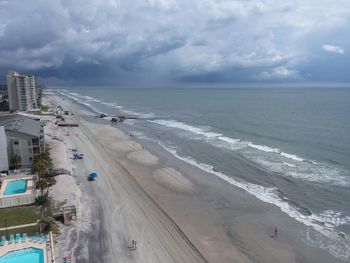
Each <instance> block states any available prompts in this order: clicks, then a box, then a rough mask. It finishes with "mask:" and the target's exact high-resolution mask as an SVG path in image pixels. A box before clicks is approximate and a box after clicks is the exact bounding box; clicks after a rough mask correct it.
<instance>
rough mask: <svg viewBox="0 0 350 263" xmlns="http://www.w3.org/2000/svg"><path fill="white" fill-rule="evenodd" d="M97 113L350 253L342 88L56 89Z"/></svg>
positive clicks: (348, 92) (349, 103)
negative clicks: (116, 119) (112, 117)
mask: <svg viewBox="0 0 350 263" xmlns="http://www.w3.org/2000/svg"><path fill="white" fill-rule="evenodd" d="M57 91H58V93H59V94H61V95H63V96H65V97H66V98H70V99H72V100H74V101H76V102H77V103H80V104H82V105H84V106H85V107H87V108H89V109H90V110H92V111H94V112H96V114H100V113H106V114H108V115H125V116H132V117H138V118H139V119H138V120H127V121H126V122H125V123H124V124H123V127H124V128H125V129H126V130H128V131H129V132H132V133H133V134H134V135H135V136H136V137H137V138H139V139H141V140H145V141H148V142H149V143H152V144H154V145H157V147H161V148H162V149H164V150H165V151H167V152H168V153H170V154H172V155H173V156H174V157H176V158H177V159H180V160H182V161H184V162H186V163H188V164H190V165H193V166H195V167H197V168H199V169H201V170H203V171H205V172H207V173H210V174H212V175H213V176H216V177H218V178H220V179H222V180H224V181H225V182H227V183H228V184H232V185H234V186H236V187H239V188H241V189H243V190H244V191H246V192H247V193H249V194H251V195H253V196H255V197H256V198H257V199H259V200H261V201H263V202H266V203H270V204H273V205H275V206H277V207H278V208H279V209H280V210H281V211H282V212H283V213H285V214H287V215H289V216H290V217H292V218H294V219H295V220H297V221H299V222H301V223H303V224H304V225H306V226H308V227H310V228H313V229H314V230H315V231H316V232H317V233H319V235H314V236H312V237H310V239H309V240H306V241H305V240H304V242H306V243H307V244H309V245H311V246H319V247H322V248H324V249H326V250H327V251H329V252H330V253H331V254H332V255H333V256H335V257H337V258H339V259H343V260H349V259H350V205H349V204H350V136H349V135H350V89H345V88H241V89H239V88H235V89H222V88H210V89H209V88H191V89H116V88H106V87H93V88H92V87H80V88H78V87H74V88H73V87H72V88H59V89H57Z"/></svg>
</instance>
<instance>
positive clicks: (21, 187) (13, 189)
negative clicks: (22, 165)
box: [4, 179, 28, 195]
mask: <svg viewBox="0 0 350 263" xmlns="http://www.w3.org/2000/svg"><path fill="white" fill-rule="evenodd" d="M27 181H28V180H25V179H20V180H14V181H10V182H8V183H7V185H6V188H5V192H4V195H16V194H23V193H25V192H26V191H27Z"/></svg>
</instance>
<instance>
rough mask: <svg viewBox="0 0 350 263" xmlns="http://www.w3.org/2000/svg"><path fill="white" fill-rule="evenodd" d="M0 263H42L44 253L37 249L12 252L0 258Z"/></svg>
mask: <svg viewBox="0 0 350 263" xmlns="http://www.w3.org/2000/svg"><path fill="white" fill-rule="evenodd" d="M0 263H44V251H43V250H42V249H38V248H25V249H20V250H16V251H12V252H9V253H7V254H5V255H4V256H2V257H0Z"/></svg>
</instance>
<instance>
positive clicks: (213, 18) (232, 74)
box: [0, 0, 350, 85]
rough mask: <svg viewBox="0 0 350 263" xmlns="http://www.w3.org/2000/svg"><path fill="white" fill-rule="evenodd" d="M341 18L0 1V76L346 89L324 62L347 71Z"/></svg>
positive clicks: (299, 6) (329, 11)
mask: <svg viewBox="0 0 350 263" xmlns="http://www.w3.org/2000/svg"><path fill="white" fill-rule="evenodd" d="M349 18H350V2H349V1H348V0H339V1H337V4H336V5H335V4H334V1H330V0H317V1H316V0H307V1H305V0H293V1H279V0H250V1H246V0H191V1H188V0H88V1H86V0H85V1H83V0H76V1H69V0H60V1H59V0H52V1H46V0H32V1H31V3H30V4H23V1H19V0H11V1H4V0H0V68H1V69H2V72H1V73H2V74H3V71H4V70H5V69H7V68H15V69H18V70H22V71H29V72H32V73H34V74H37V75H39V76H41V77H42V78H44V79H46V80H47V81H51V82H58V83H65V82H74V83H83V84H86V83H92V82H94V84H96V83H101V84H103V83H109V84H114V83H115V84H121V85H123V84H132V85H141V84H143V83H148V84H149V85H152V84H154V85H156V84H163V83H172V82H174V83H178V82H189V83H193V82H200V83H202V82H214V83H215V82H219V83H235V82H261V81H268V82H271V81H272V82H273V81H284V82H285V81H335V80H337V81H350V79H349V77H348V75H349V74H345V70H344V74H343V75H339V71H338V72H337V75H336V79H334V76H333V75H332V70H333V69H332V68H334V67H331V66H330V65H329V63H324V62H326V61H327V60H330V61H331V62H332V63H338V64H339V65H342V66H349V62H347V61H349V58H348V57H347V53H345V52H344V50H346V49H347V48H348V47H349V46H350V43H349V41H350V32H349V30H348V28H349V25H350V22H349ZM325 43H332V45H329V44H325ZM320 47H322V48H320ZM324 51H328V52H324ZM332 53H333V54H334V53H335V54H334V55H336V54H342V56H337V58H336V59H334V58H333V57H332V56H334V55H333V54H332ZM323 63H324V65H323ZM321 64H322V65H323V66H322V65H321ZM323 72H327V76H328V77H327V78H325V74H323Z"/></svg>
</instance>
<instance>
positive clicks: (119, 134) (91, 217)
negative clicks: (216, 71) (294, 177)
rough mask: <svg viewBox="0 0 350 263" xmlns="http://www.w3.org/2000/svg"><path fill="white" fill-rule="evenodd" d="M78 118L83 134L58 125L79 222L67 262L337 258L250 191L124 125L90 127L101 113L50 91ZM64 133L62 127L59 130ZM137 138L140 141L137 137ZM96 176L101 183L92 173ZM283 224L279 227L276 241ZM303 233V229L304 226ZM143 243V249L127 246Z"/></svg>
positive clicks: (65, 236)
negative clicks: (70, 153)
mask: <svg viewBox="0 0 350 263" xmlns="http://www.w3.org/2000/svg"><path fill="white" fill-rule="evenodd" d="M46 99H47V100H48V101H51V103H53V104H59V105H62V106H63V107H64V108H67V109H69V110H71V111H72V112H74V114H75V115H74V116H70V117H68V118H70V119H71V120H72V121H76V122H79V125H80V126H79V128H72V129H70V135H69V136H65V133H66V130H64V129H66V128H58V127H57V131H56V136H59V137H60V138H61V139H62V140H63V141H64V144H65V147H66V149H68V148H78V149H79V151H80V152H83V153H84V155H85V157H84V160H76V161H72V160H69V162H70V164H71V166H72V171H73V177H71V178H73V179H74V182H75V184H76V186H77V188H78V190H74V191H78V192H80V193H81V194H79V193H77V194H76V195H75V198H76V203H77V205H78V208H79V213H78V220H77V221H76V222H75V223H74V224H73V225H72V226H69V227H63V228H62V230H63V233H62V235H61V237H60V238H59V239H58V245H59V250H60V253H59V257H62V256H64V255H66V254H71V255H72V256H75V257H76V258H77V261H76V262H116V260H117V261H118V262H207V261H209V262H220V263H226V262H266V263H267V262H286V263H288V262H338V261H336V260H335V259H334V258H332V257H330V256H329V255H328V254H327V253H326V252H324V251H323V250H320V249H316V248H311V247H305V244H303V243H299V242H298V240H297V239H296V238H295V237H294V236H293V232H292V231H293V225H298V224H299V223H297V222H295V221H294V220H293V219H291V218H289V217H288V216H286V215H284V214H281V213H280V211H279V210H278V209H277V208H276V207H274V206H271V205H268V204H265V203H262V202H260V201H258V200H256V199H255V198H254V197H252V196H250V195H249V194H247V193H245V192H243V191H242V190H241V189H238V188H235V187H232V185H228V184H226V183H225V182H224V181H222V180H220V179H218V178H215V177H213V176H211V175H209V174H206V173H204V172H202V171H199V170H198V169H196V168H194V167H191V166H189V165H187V164H184V163H182V162H181V161H179V160H174V158H171V157H170V156H169V155H167V154H166V153H164V152H156V150H155V149H154V148H152V147H145V145H141V144H140V142H139V141H136V140H135V138H132V137H130V136H129V135H127V134H126V133H124V132H123V131H121V130H120V129H118V128H116V125H115V124H110V123H109V122H107V121H106V123H105V124H98V123H95V122H93V121H88V120H90V119H91V118H89V117H86V116H89V115H90V116H91V115H92V113H90V112H88V111H86V110H85V109H84V108H83V107H81V106H79V105H77V104H74V103H73V102H70V101H69V100H67V99H65V100H62V98H60V97H57V96H54V95H53V94H46ZM60 129H61V130H60ZM136 139H137V138H136ZM92 171H96V172H97V173H98V178H97V180H96V182H89V181H87V175H88V174H89V173H90V172H92ZM274 227H278V229H280V235H279V237H278V238H272V237H271V235H272V232H273V229H274ZM298 229H299V228H298ZM305 231H306V230H305ZM132 239H135V240H137V242H138V249H137V250H136V251H130V250H128V249H127V245H128V242H129V241H130V240H132Z"/></svg>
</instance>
